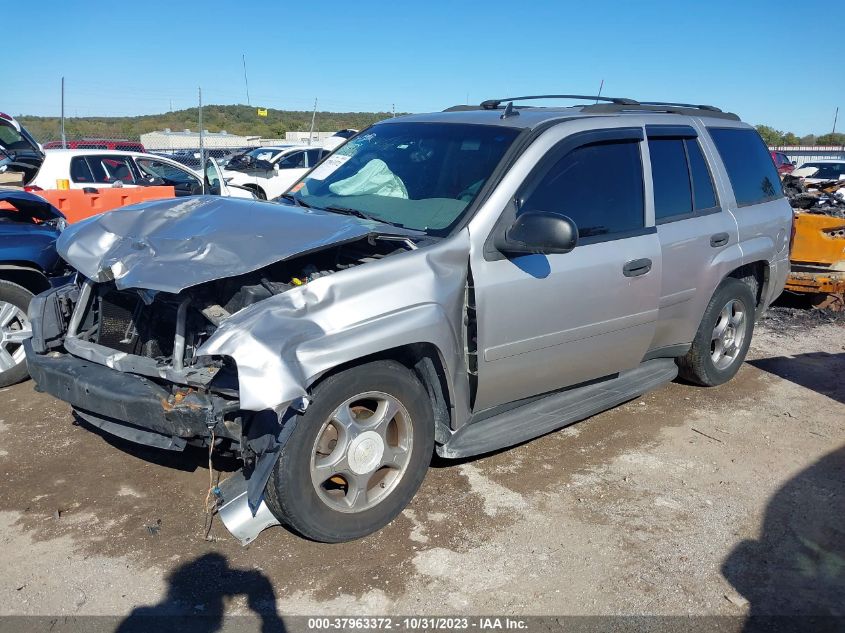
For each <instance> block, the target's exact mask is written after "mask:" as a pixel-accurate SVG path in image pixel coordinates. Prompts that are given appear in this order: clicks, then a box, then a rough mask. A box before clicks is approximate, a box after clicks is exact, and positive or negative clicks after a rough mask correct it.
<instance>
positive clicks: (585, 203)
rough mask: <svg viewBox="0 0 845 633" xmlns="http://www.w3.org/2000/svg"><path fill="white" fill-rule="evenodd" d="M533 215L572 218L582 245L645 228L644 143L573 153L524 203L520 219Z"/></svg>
mask: <svg viewBox="0 0 845 633" xmlns="http://www.w3.org/2000/svg"><path fill="white" fill-rule="evenodd" d="M528 211H532V212H554V213H561V214H563V215H566V216H568V217H569V218H571V219H572V220H573V221H574V222H575V225H576V226H577V227H578V236H579V238H580V239H584V238H591V237H601V236H605V235H607V236H612V235H614V234H624V233H626V232H629V231H633V230H636V229H641V228H643V227H644V226H645V205H644V202H643V172H642V161H641V159H640V148H639V142H637V141H634V140H631V141H611V142H602V143H593V144H589V145H583V146H581V147H578V148H576V149H574V150H572V151H571V152H569V153H568V154H566V155H565V156H564V157H563V158H561V159H560V160H558V161H557V163H555V165H554V166H553V167H552V168H551V169H550V170H549V171H548V173H546V174H545V175H544V176H543V178H542V180H540V182H539V183H538V184H537V186H536V187H534V188H533V189H531V190H530V191H529V192H528V193H527V195H526V196H525V197H523V199H522V201H521V204H520V205H519V210H518V213H524V212H528Z"/></svg>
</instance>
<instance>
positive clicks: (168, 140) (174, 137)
mask: <svg viewBox="0 0 845 633" xmlns="http://www.w3.org/2000/svg"><path fill="white" fill-rule="evenodd" d="M202 136H203V145H204V146H205V147H206V148H208V149H212V148H232V149H236V148H239V147H258V146H259V137H258V135H256V136H239V135H237V134H229V133H227V132H226V130H221V131H220V132H209V131H207V130H205V131H203V135H202ZM306 137H307V134H306ZM141 143H142V144H143V145H144V147H146V148H147V149H148V150H151V151H158V150H174V149H195V148H197V147H199V146H200V134H199V132H191V130H189V129H188V130H182V131H180V132H174V131H173V130H171V129H170V128H165V129H164V130H163V131H155V132H147V133H146V134H141Z"/></svg>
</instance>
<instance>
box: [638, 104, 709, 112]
mask: <svg viewBox="0 0 845 633" xmlns="http://www.w3.org/2000/svg"><path fill="white" fill-rule="evenodd" d="M640 105H650V106H674V107H676V108H698V109H699V110H710V111H711V112H722V109H721V108H717V107H716V106H712V105H699V104H695V103H672V102H671V101H640Z"/></svg>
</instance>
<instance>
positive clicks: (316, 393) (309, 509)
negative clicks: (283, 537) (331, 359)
mask: <svg viewBox="0 0 845 633" xmlns="http://www.w3.org/2000/svg"><path fill="white" fill-rule="evenodd" d="M311 397H312V404H311V405H310V406H309V407H308V409H307V410H306V412H305V413H304V414H303V415H302V416H301V417H300V418H299V420H298V421H297V425H296V427H295V428H294V430H293V433H292V434H291V436H290V438H289V439H288V441H287V443H286V444H285V446H284V448H283V449H282V450H281V451H280V454H279V459H278V461H277V462H276V466H275V468H274V469H273V472H272V474H271V475H270V480H269V481H268V483H267V488H266V494H265V500H266V502H267V506H268V507H269V508H270V510H271V511H272V512H273V514H274V515H275V516H276V518H278V519H279V521H281V522H282V523H283V524H285V525H287V526H288V527H289V528H291V529H292V530H294V531H295V532H297V533H299V534H300V535H302V536H304V537H306V538H309V539H312V540H314V541H321V542H324V543H340V542H344V541H350V540H353V539H357V538H361V537H363V536H366V535H367V534H371V533H373V532H375V531H377V530H379V529H381V528H382V527H384V526H385V525H387V524H388V523H390V522H391V521H392V520H393V519H394V518H396V516H397V515H398V514H399V513H400V512H401V511H402V510H403V509H404V508H405V506H406V505H407V504H408V503H409V502H410V501H411V499H412V498H413V496H414V494H416V492H417V490H418V489H419V487H420V484H422V481H423V479H424V478H425V474H426V471H427V470H428V465H429V463H430V461H431V456H432V454H433V452H434V414H433V411H432V408H431V401H430V399H429V397H428V394H427V393H426V391H425V388H424V387H423V385H422V384H421V383H420V381H419V380H418V379H417V377H416V376H415V375H414V374H413V372H411V371H410V370H409V369H407V368H406V367H405V366H404V365H401V364H400V363H398V362H395V361H376V362H371V363H367V364H365V365H360V366H358V367H353V368H351V369H348V370H346V371H342V372H340V373H337V374H335V375H333V376H329V377H328V378H326V379H325V380H324V381H322V382H321V383H319V384H318V385H317V386H316V387H315V388H314V390H313V392H312V394H311ZM383 420H385V421H386V422H381V421H383ZM374 434H375V435H374ZM375 436H378V438H376V437H375ZM387 462H390V465H385V464H386V463H387Z"/></svg>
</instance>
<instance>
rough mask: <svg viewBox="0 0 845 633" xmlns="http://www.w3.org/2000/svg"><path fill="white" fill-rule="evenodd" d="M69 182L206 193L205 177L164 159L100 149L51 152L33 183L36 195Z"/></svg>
mask: <svg viewBox="0 0 845 633" xmlns="http://www.w3.org/2000/svg"><path fill="white" fill-rule="evenodd" d="M57 180H67V181H68V186H69V188H70V189H85V188H89V187H93V188H102V187H115V186H118V187H146V186H151V185H154V186H160V185H165V186H169V187H173V189H174V191H175V193H176V196H177V197H179V196H195V195H199V194H201V193H202V191H203V182H202V180H203V175H202V173H199V172H196V171H194V170H193V169H190V168H188V167H185V166H184V165H181V164H179V163H178V162H176V161H175V160H171V159H169V158H166V157H164V156H159V155H156V154H145V153H142V152H126V151H117V150H111V151H107V150H98V149H49V150H46V151H45V152H44V157H43V161H42V164H41V166H40V169H39V170H38V174H37V175H36V176H35V177H33V178H32V179H31V180H30V181H29V182H28V185H29V188H30V190H33V191H38V190H39V189H55V188H56V181H57ZM220 195H224V196H231V197H236V198H253V197H254V196H253V194H252V192H251V191H249V190H248V189H244V188H242V187H236V186H231V187H229V186H226V185H224V189H223V190H222V193H221V194H220Z"/></svg>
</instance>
